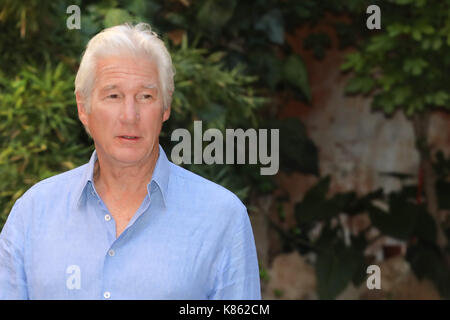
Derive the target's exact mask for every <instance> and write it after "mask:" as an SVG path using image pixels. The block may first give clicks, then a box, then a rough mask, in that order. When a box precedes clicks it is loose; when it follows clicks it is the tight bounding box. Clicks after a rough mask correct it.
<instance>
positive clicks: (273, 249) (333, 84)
mask: <svg viewBox="0 0 450 320" xmlns="http://www.w3.org/2000/svg"><path fill="white" fill-rule="evenodd" d="M334 20H335V18H331V17H327V19H325V20H324V21H323V23H321V24H320V25H318V26H317V27H315V28H314V30H312V29H309V28H304V29H299V30H297V32H296V33H295V34H294V35H291V36H289V42H290V44H291V45H292V47H293V49H294V51H295V52H296V53H298V54H299V55H301V57H302V58H303V59H304V61H305V63H306V66H307V70H308V73H309V80H310V85H311V92H312V101H311V103H310V105H307V104H304V103H301V102H298V101H291V102H289V103H287V104H286V105H285V106H284V107H283V108H282V110H281V113H280V116H281V117H297V118H299V119H301V120H302V121H303V123H304V124H305V125H306V128H307V130H308V133H309V136H310V137H311V138H312V140H313V141H314V142H315V144H316V145H317V146H318V149H319V161H320V174H321V176H325V175H328V174H329V175H331V177H332V183H331V187H330V193H335V192H342V191H349V190H354V191H356V192H357V193H358V194H365V193H367V192H369V191H372V190H375V189H377V188H379V187H382V188H383V189H384V190H385V191H386V192H389V191H392V190H395V189H398V188H399V187H400V182H399V181H398V180H397V179H394V178H391V177H386V176H383V175H380V173H381V172H401V173H407V174H413V175H416V174H417V171H418V164H419V155H418V152H417V151H416V149H415V139H414V133H413V129H412V125H411V122H410V121H409V120H408V119H407V118H406V117H405V116H404V115H403V114H402V113H400V112H398V113H396V114H394V115H393V116H392V117H391V118H386V117H385V116H384V115H383V114H382V113H381V112H374V111H372V110H371V107H370V104H371V97H361V96H357V97H349V96H346V95H345V94H344V87H345V85H346V82H347V80H348V77H349V75H348V74H343V73H342V72H341V71H340V65H341V64H342V62H343V61H344V57H345V55H346V54H347V53H348V52H349V50H346V51H341V50H339V49H338V48H337V37H336V34H335V33H334V29H333V28H332V27H330V25H329V23H330V22H332V21H334ZM311 31H315V32H317V31H322V32H327V33H328V34H329V35H330V37H331V41H332V48H331V49H330V50H328V51H327V52H326V55H325V58H324V59H323V60H317V59H315V58H314V57H313V56H312V53H311V52H309V51H305V50H304V49H303V45H302V43H303V39H304V37H305V36H306V35H307V34H309V33H310V32H311ZM449 120H450V116H449V115H448V114H446V113H443V112H435V113H434V114H433V116H432V119H431V128H430V133H429V136H430V140H429V143H430V145H431V147H432V148H433V149H441V150H444V152H445V153H446V154H448V153H449V151H450V147H449V146H450V143H449V142H450V130H449V129H448V127H449V126H448V124H449V123H450V122H449ZM292 148H295V146H292ZM276 178H277V181H278V182H279V184H280V186H281V189H283V190H284V191H285V192H287V193H288V194H289V196H290V201H289V203H287V204H286V205H285V208H284V209H285V211H286V214H287V219H286V221H285V222H283V223H284V224H285V225H286V226H288V225H293V223H294V218H293V206H294V204H295V203H296V202H297V201H299V200H301V199H302V197H303V195H304V193H305V191H306V190H308V189H309V188H310V187H311V186H312V185H314V184H315V183H316V181H317V178H316V177H313V176H310V175H303V174H300V173H296V174H292V175H286V174H283V173H280V174H278V176H277V177H276ZM263 207H265V209H264V210H265V211H266V212H268V213H267V214H269V215H270V216H271V217H272V218H273V219H274V220H277V213H276V210H275V209H274V208H270V200H269V201H266V203H265V204H264V205H263ZM252 223H254V225H255V226H256V228H255V226H254V228H255V238H256V242H257V246H258V254H259V256H260V258H261V260H262V261H263V265H264V266H266V267H267V268H268V269H269V274H272V276H273V278H272V279H271V282H270V283H269V284H268V285H267V286H266V285H265V284H264V285H263V287H264V290H265V291H264V292H265V293H264V295H265V297H267V298H274V293H273V289H274V288H276V287H277V285H278V286H280V287H282V286H285V285H286V284H287V283H290V285H291V287H290V288H288V289H285V291H287V292H288V293H287V296H285V298H291V299H301V298H312V297H314V294H313V293H311V292H309V291H308V290H303V289H298V290H297V293H294V291H295V290H294V289H292V288H294V287H295V288H312V287H314V285H315V280H312V279H311V269H310V268H309V267H308V266H307V265H305V263H304V262H303V261H302V260H301V258H297V257H294V258H292V257H290V258H286V257H284V256H280V257H278V258H277V255H278V254H280V253H281V248H280V244H279V243H278V241H277V236H276V235H274V231H271V230H270V229H269V228H268V227H267V225H265V224H264V219H263V218H262V217H260V216H259V217H258V216H256V215H255V216H253V217H252ZM260 226H263V227H260ZM381 246H382V243H381V244H380V248H381ZM280 259H281V260H282V261H283V262H280ZM283 259H284V260H286V259H287V260H286V261H287V262H286V261H284V260H283ZM291 268H296V271H292V270H291ZM305 270H306V271H305ZM305 272H306V273H307V274H308V276H306V275H304V274H303V273H305ZM283 274H284V275H285V276H283ZM296 275H297V277H298V278H296ZM294 278H295V279H294ZM273 279H278V280H275V283H273V281H274V280H273ZM299 279H300V280H299ZM301 279H303V280H304V281H303V280H301ZM277 281H278V283H277ZM302 281H303V282H302ZM405 283H407V282H405ZM426 286H429V284H427V285H426ZM430 290H431V289H430ZM307 291H308V292H307ZM423 295H424V296H427V294H426V293H425V294H423ZM350 296H351V295H349V294H347V296H346V295H345V294H344V297H347V298H349V297H350ZM360 296H361V294H360V293H358V294H357V293H356V291H355V292H354V295H353V298H358V297H360ZM365 296H366V297H370V295H369V294H366V295H365ZM406 296H408V295H407V294H405V293H404V294H403V295H402V297H406ZM429 296H432V297H434V292H433V293H430V295H429ZM427 297H428V296H427ZM281 298H282V299H283V297H281Z"/></svg>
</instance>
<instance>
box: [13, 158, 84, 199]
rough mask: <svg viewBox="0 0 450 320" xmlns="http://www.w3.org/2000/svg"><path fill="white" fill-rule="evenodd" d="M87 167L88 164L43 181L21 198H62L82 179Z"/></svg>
mask: <svg viewBox="0 0 450 320" xmlns="http://www.w3.org/2000/svg"><path fill="white" fill-rule="evenodd" d="M86 166H87V164H84V165H81V166H79V167H77V168H74V169H72V170H69V171H65V172H62V173H59V174H56V175H54V176H51V177H49V178H46V179H43V180H41V181H39V182H37V183H36V184H34V185H33V186H31V187H30V188H29V189H28V190H27V191H26V192H25V193H24V194H23V196H22V197H21V198H22V199H28V198H29V197H34V196H35V195H38V196H39V197H43V196H45V195H48V196H51V195H53V196H58V197H60V196H62V194H63V193H64V192H66V191H67V192H70V191H71V190H73V188H74V186H75V185H76V183H77V182H78V181H80V179H81V178H82V176H83V174H84V172H85V169H86Z"/></svg>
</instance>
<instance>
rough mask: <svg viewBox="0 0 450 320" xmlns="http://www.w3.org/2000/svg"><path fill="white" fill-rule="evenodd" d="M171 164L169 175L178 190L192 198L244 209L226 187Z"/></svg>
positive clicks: (236, 197)
mask: <svg viewBox="0 0 450 320" xmlns="http://www.w3.org/2000/svg"><path fill="white" fill-rule="evenodd" d="M170 165H171V177H173V178H175V180H176V181H171V185H172V186H175V188H176V189H177V191H178V192H187V193H188V194H190V195H192V197H193V199H192V200H195V199H196V198H197V199H209V200H211V201H213V202H214V203H215V204H216V205H226V206H228V207H229V206H233V207H234V208H236V209H245V205H244V204H243V203H242V201H241V200H240V199H239V197H238V196H236V194H234V193H233V192H232V191H230V190H228V189H227V188H225V187H223V186H221V185H220V184H218V183H215V182H213V181H211V180H208V179H206V178H203V177H202V176H200V175H198V174H196V173H194V172H192V171H189V170H187V169H185V168H182V167H180V166H178V165H176V164H174V163H170Z"/></svg>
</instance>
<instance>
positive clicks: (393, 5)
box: [342, 0, 450, 115]
mask: <svg viewBox="0 0 450 320" xmlns="http://www.w3.org/2000/svg"><path fill="white" fill-rule="evenodd" d="M425 3H426V5H425ZM379 5H380V8H381V12H382V31H380V32H372V33H371V34H370V35H368V36H366V37H363V38H361V39H360V41H359V42H358V51H356V52H354V53H351V54H349V55H348V56H347V59H346V61H345V63H344V64H343V65H342V69H343V70H345V71H350V70H351V71H353V72H354V77H353V78H352V80H351V81H350V82H349V84H348V87H347V92H348V93H351V94H356V93H362V94H368V93H373V94H374V100H373V104H372V105H373V107H374V108H377V109H381V110H383V111H384V112H385V113H386V114H392V113H393V112H395V111H396V110H403V111H404V112H405V113H406V114H407V115H412V114H414V113H416V112H423V111H426V110H429V109H430V108H436V107H444V108H448V105H449V104H448V102H449V95H448V93H447V92H448V91H449V89H450V87H449V83H450V76H449V74H448V72H447V69H448V68H449V67H450V58H449V57H450V36H449V34H450V32H449V31H450V12H449V10H448V4H447V3H446V1H438V0H434V1H433V0H430V1H422V0H411V1H397V0H390V1H383V2H382V3H380V4H379ZM361 9H362V8H361ZM357 10H360V9H359V8H358V9H357ZM355 12H357V14H358V15H363V14H364V12H361V11H355Z"/></svg>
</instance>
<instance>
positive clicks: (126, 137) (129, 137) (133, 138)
mask: <svg viewBox="0 0 450 320" xmlns="http://www.w3.org/2000/svg"><path fill="white" fill-rule="evenodd" d="M117 138H119V139H120V140H125V141H136V140H139V139H140V138H141V137H139V136H133V135H120V136H117Z"/></svg>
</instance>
